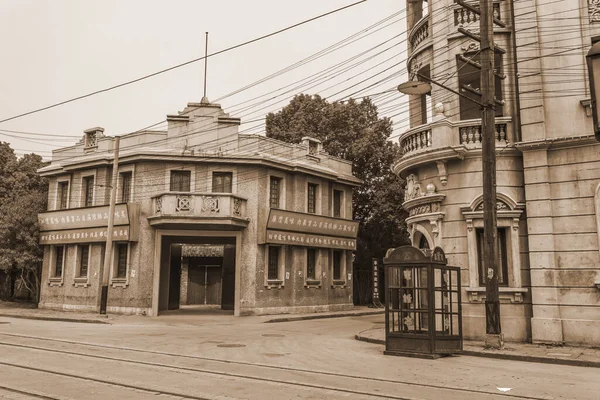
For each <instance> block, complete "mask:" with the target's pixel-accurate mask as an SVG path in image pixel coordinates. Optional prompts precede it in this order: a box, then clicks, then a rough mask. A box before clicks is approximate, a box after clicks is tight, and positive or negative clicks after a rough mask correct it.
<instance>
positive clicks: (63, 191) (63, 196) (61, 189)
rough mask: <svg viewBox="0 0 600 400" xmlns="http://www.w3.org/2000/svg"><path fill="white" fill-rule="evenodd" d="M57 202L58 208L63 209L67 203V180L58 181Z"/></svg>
mask: <svg viewBox="0 0 600 400" xmlns="http://www.w3.org/2000/svg"><path fill="white" fill-rule="evenodd" d="M57 194H58V204H57V206H58V207H57V208H58V209H59V210H65V209H66V208H67V206H68V203H69V181H64V182H58V193H57Z"/></svg>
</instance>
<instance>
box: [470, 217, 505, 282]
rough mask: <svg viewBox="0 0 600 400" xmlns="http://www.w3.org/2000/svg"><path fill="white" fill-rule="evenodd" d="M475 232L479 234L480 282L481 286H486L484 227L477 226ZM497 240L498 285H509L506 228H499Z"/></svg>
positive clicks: (478, 259)
mask: <svg viewBox="0 0 600 400" xmlns="http://www.w3.org/2000/svg"><path fill="white" fill-rule="evenodd" d="M475 233H476V236H477V261H478V268H479V284H480V285H481V286H485V285H486V277H487V273H486V271H485V267H484V261H483V229H481V228H477V229H476V230H475ZM496 240H497V241H498V285H500V286H508V259H507V247H506V229H505V228H498V233H497V238H496Z"/></svg>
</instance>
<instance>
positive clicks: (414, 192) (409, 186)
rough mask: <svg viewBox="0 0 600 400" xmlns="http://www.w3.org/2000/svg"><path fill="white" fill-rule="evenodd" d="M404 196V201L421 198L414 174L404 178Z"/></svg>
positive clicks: (417, 181)
mask: <svg viewBox="0 0 600 400" xmlns="http://www.w3.org/2000/svg"><path fill="white" fill-rule="evenodd" d="M404 196H405V199H404V200H405V201H406V200H412V199H416V198H417V197H421V196H422V193H421V185H420V184H419V178H418V177H417V175H415V174H410V175H409V176H408V177H407V178H406V188H405V189H404Z"/></svg>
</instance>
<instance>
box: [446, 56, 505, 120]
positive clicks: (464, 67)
mask: <svg viewBox="0 0 600 400" xmlns="http://www.w3.org/2000/svg"><path fill="white" fill-rule="evenodd" d="M456 57H457V70H458V87H459V89H460V92H461V93H462V94H464V95H465V96H466V97H468V98H465V97H462V96H460V98H459V101H460V103H459V105H460V119H477V118H481V110H480V106H479V105H478V104H477V103H478V102H481V90H480V87H481V68H480V67H478V66H477V65H478V64H480V62H481V55H480V53H479V52H477V53H465V54H463V55H461V54H459V55H457V56H456ZM494 68H495V70H496V75H495V92H494V96H495V97H496V99H498V100H502V79H501V78H500V75H501V71H502V55H501V54H495V56H494ZM478 92H479V93H478ZM469 99H472V100H469ZM502 109H503V107H501V106H499V105H497V106H496V117H501V116H502Z"/></svg>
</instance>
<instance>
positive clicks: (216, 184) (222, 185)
mask: <svg viewBox="0 0 600 400" xmlns="http://www.w3.org/2000/svg"><path fill="white" fill-rule="evenodd" d="M232 178H233V174H232V173H231V172H213V180H212V191H213V193H231V180H232Z"/></svg>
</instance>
